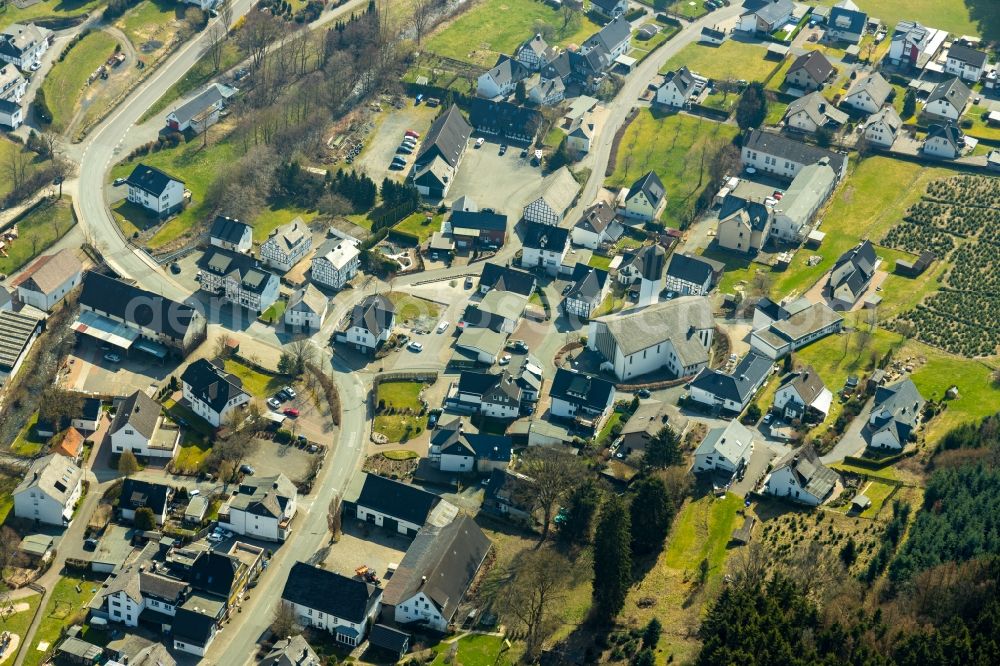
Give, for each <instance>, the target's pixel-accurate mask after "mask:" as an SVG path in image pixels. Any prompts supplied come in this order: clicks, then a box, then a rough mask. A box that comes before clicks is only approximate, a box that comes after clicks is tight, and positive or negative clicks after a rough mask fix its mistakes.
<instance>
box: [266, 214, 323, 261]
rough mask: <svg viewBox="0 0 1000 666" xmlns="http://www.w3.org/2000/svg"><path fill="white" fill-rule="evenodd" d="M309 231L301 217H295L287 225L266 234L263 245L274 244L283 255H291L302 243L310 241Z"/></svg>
mask: <svg viewBox="0 0 1000 666" xmlns="http://www.w3.org/2000/svg"><path fill="white" fill-rule="evenodd" d="M310 238H311V237H310V236H309V230H308V229H307V228H306V223H305V221H303V219H302V218H301V217H296V218H295V219H294V220H292V221H291V222H289V223H288V224H283V225H281V226H280V227H277V228H276V229H273V230H272V231H271V233H270V234H268V237H267V240H266V241H264V243H265V244H274V245H275V246H277V248H278V249H279V250H281V251H282V252H284V253H286V254H287V253H291V252H292V251H294V250H295V249H296V248H297V247H298V246H299V245H301V244H302V243H303V242H305V241H307V240H310Z"/></svg>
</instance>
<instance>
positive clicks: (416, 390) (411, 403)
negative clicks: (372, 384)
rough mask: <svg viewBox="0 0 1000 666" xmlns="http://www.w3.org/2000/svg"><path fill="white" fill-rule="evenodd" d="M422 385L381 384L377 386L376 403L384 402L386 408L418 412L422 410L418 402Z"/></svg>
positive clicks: (417, 383)
mask: <svg viewBox="0 0 1000 666" xmlns="http://www.w3.org/2000/svg"><path fill="white" fill-rule="evenodd" d="M423 388H424V385H423V384H422V383H420V382H382V383H381V384H379V385H378V396H377V398H376V400H377V402H382V401H383V400H384V401H385V406H386V408H389V407H391V408H393V409H412V410H413V411H415V412H419V411H420V410H421V409H422V408H423V404H422V403H421V402H420V391H422V390H423Z"/></svg>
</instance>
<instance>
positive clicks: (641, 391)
mask: <svg viewBox="0 0 1000 666" xmlns="http://www.w3.org/2000/svg"><path fill="white" fill-rule="evenodd" d="M635 394H636V395H637V396H639V397H640V398H644V399H645V398H648V397H649V396H651V395H652V393H650V392H649V389H639V390H638V391H636V392H635Z"/></svg>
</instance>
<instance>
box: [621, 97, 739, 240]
mask: <svg viewBox="0 0 1000 666" xmlns="http://www.w3.org/2000/svg"><path fill="white" fill-rule="evenodd" d="M737 131H738V130H737V128H736V127H734V126H731V125H722V124H719V123H714V122H711V121H708V120H702V119H700V118H695V117H693V116H687V115H680V114H674V115H663V114H661V113H660V112H658V111H653V110H651V109H641V110H640V111H639V113H638V116H637V117H636V118H635V119H634V120H633V121H632V123H631V124H630V125H629V127H628V130H626V132H625V135H624V136H623V137H622V140H621V143H619V145H618V154H617V159H616V162H615V171H614V173H613V174H611V177H610V178H608V180H607V182H606V183H605V184H606V186H608V187H614V188H620V187H629V186H630V185H631V184H632V183H633V182H634V181H636V180H637V179H638V178H640V177H641V176H643V175H644V174H645V173H646V172H648V171H655V172H656V174H657V175H658V176H659V177H660V180H662V181H663V185H664V187H666V190H667V192H668V194H667V205H666V210H665V211H664V213H663V216H662V217H661V219H662V220H663V222H664V223H665V224H667V225H668V226H671V227H675V228H676V227H679V226H680V225H681V223H683V222H686V221H688V220H690V219H691V218H692V217H693V215H694V207H695V203H696V202H697V200H698V196H699V194H700V193H701V191H702V190H703V189H705V187H707V186H708V184H709V183H708V180H709V179H708V167H709V161H710V160H711V159H712V156H713V155H714V152H715V151H716V150H717V149H718V148H720V147H722V146H723V145H725V144H727V143H730V142H731V141H732V140H733V138H734V137H735V136H736V134H737ZM699 175H700V176H701V177H699Z"/></svg>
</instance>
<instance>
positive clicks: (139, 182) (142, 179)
mask: <svg viewBox="0 0 1000 666" xmlns="http://www.w3.org/2000/svg"><path fill="white" fill-rule="evenodd" d="M171 180H176V181H177V182H179V183H183V182H184V181H183V180H181V179H180V178H174V177H173V176H171V175H170V174H168V173H165V172H163V171H160V170H159V169H157V168H156V167H151V166H147V165H145V164H136V165H135V168H134V169H132V173H130V174H129V176H128V178H126V179H125V182H126V183H127V184H128V185H131V186H132V187H138V188H139V189H140V190H143V191H144V192H149V193H150V194H151V195H153V196H154V197H157V198H159V197H160V195H161V194H163V190H165V189H167V185H169V184H170V181H171Z"/></svg>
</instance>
